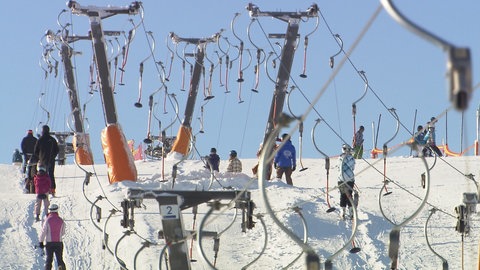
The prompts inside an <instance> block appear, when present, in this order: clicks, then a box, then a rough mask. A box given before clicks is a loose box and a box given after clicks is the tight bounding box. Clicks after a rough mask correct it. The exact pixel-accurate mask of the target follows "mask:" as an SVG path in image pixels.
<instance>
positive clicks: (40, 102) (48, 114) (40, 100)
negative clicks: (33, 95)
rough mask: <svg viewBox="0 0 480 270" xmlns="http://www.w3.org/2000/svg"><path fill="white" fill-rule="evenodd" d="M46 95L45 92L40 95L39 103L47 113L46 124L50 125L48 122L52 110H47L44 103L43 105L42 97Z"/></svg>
mask: <svg viewBox="0 0 480 270" xmlns="http://www.w3.org/2000/svg"><path fill="white" fill-rule="evenodd" d="M44 95H45V93H41V94H40V97H38V105H39V106H40V108H41V109H42V110H43V111H44V112H45V113H46V114H47V122H45V125H48V122H49V121H50V112H49V111H48V110H47V108H45V107H44V106H43V105H42V99H43V96H44Z"/></svg>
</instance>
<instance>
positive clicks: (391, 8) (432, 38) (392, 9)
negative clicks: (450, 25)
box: [380, 0, 454, 50]
mask: <svg viewBox="0 0 480 270" xmlns="http://www.w3.org/2000/svg"><path fill="white" fill-rule="evenodd" d="M380 3H382V5H383V8H384V9H385V10H386V11H387V13H388V14H389V15H390V16H391V17H392V18H393V19H394V20H395V21H397V22H398V23H399V24H401V25H402V26H404V27H405V28H407V29H408V30H410V31H411V32H413V33H415V34H416V35H419V36H420V37H422V38H424V39H426V40H428V41H429V42H431V43H433V44H435V45H436V46H438V47H440V48H442V49H443V50H448V49H449V48H451V47H454V45H453V44H451V43H450V42H448V41H446V40H444V39H442V38H440V37H438V36H436V35H434V34H433V33H430V32H428V31H427V30H425V29H423V28H422V27H420V26H418V25H416V24H415V23H413V22H412V21H410V20H409V19H408V18H407V17H405V16H404V15H403V14H402V13H401V12H400V11H399V10H398V9H397V7H396V6H395V5H394V4H393V2H392V0H380Z"/></svg>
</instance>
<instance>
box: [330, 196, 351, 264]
mask: <svg viewBox="0 0 480 270" xmlns="http://www.w3.org/2000/svg"><path fill="white" fill-rule="evenodd" d="M348 200H349V201H350V203H351V204H352V205H354V202H353V200H352V198H351V197H350V196H348ZM352 208H353V220H352V233H351V234H350V237H349V239H348V240H347V241H345V244H344V245H343V246H342V248H340V249H339V250H337V252H335V253H334V254H332V255H331V256H330V257H328V258H327V259H326V260H325V270H331V269H332V261H333V259H334V258H335V257H337V256H338V255H339V254H340V253H341V252H342V251H343V250H345V249H346V248H347V247H348V246H350V244H353V243H354V239H355V235H356V234H357V225H358V224H357V223H358V222H357V220H358V213H357V208H356V207H352ZM358 251H359V248H358V247H355V248H354V249H351V250H350V252H351V253H356V252H358Z"/></svg>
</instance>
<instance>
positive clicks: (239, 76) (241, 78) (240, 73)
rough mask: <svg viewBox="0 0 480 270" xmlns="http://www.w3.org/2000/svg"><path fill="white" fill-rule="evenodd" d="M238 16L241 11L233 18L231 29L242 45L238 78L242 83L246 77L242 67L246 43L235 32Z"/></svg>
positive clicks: (239, 52)
mask: <svg viewBox="0 0 480 270" xmlns="http://www.w3.org/2000/svg"><path fill="white" fill-rule="evenodd" d="M238 16H240V13H238V12H237V13H235V15H234V17H233V19H232V22H231V23H230V29H232V33H233V35H234V36H235V38H237V39H238V41H239V42H240V46H239V48H238V58H239V64H238V79H237V82H239V83H241V82H243V81H244V79H243V69H242V62H243V47H244V43H243V40H242V39H241V38H240V37H239V36H238V35H237V34H236V33H235V27H233V26H234V23H235V20H236V19H237V17H238Z"/></svg>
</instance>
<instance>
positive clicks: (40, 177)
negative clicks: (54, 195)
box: [33, 163, 52, 221]
mask: <svg viewBox="0 0 480 270" xmlns="http://www.w3.org/2000/svg"><path fill="white" fill-rule="evenodd" d="M33 183H34V185H35V193H36V194H37V200H36V201H35V220H36V221H40V210H41V208H42V202H43V207H44V209H45V216H46V215H47V208H48V206H49V205H50V201H49V200H48V193H49V192H50V188H51V187H52V181H51V179H50V176H49V175H48V173H47V168H46V167H45V166H44V165H43V164H41V163H38V164H37V174H36V175H35V176H34V178H33Z"/></svg>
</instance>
